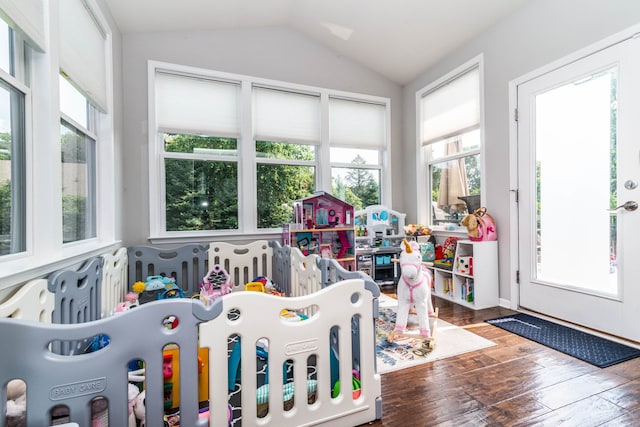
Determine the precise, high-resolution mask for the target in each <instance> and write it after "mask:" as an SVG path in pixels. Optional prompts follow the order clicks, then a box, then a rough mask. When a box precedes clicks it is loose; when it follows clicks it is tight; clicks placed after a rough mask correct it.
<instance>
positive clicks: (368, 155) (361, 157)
mask: <svg viewBox="0 0 640 427" xmlns="http://www.w3.org/2000/svg"><path fill="white" fill-rule="evenodd" d="M331 163H356V164H360V165H379V164H380V151H379V150H363V149H360V148H339V147H331Z"/></svg>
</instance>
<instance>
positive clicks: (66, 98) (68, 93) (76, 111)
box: [60, 76, 89, 129]
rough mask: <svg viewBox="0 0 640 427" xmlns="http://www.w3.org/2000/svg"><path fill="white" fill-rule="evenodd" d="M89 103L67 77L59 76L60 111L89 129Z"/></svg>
mask: <svg viewBox="0 0 640 427" xmlns="http://www.w3.org/2000/svg"><path fill="white" fill-rule="evenodd" d="M88 108H89V103H88V102H87V98H85V97H84V96H83V95H82V94H81V93H80V92H79V91H78V90H77V89H76V88H75V87H73V85H71V83H69V81H68V80H67V79H65V78H64V77H62V76H60V111H62V112H63V113H64V114H66V115H67V116H69V117H71V118H72V119H73V120H74V121H76V122H77V123H78V124H79V125H82V126H84V128H85V129H89V114H88V111H89V110H88Z"/></svg>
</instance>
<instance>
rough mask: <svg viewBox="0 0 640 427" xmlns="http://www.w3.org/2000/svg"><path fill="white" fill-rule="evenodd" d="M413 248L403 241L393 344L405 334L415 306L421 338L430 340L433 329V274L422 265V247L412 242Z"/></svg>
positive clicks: (390, 335)
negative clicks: (431, 319) (431, 321)
mask: <svg viewBox="0 0 640 427" xmlns="http://www.w3.org/2000/svg"><path fill="white" fill-rule="evenodd" d="M412 243H413V246H412V245H411V244H409V242H407V241H406V240H403V244H404V249H403V250H402V252H401V253H400V260H399V262H400V268H401V269H402V273H401V275H400V280H399V281H398V312H397V314H396V325H395V328H394V330H393V331H392V332H391V333H390V334H389V337H388V338H387V339H388V340H389V341H390V342H392V341H393V340H394V339H395V337H396V335H401V334H402V333H404V330H405V328H406V327H407V320H408V317H409V308H410V307H411V306H412V305H415V308H416V311H417V313H418V323H419V325H420V336H422V337H424V338H429V337H430V335H431V329H430V326H429V315H433V314H434V313H435V312H434V311H433V302H432V301H431V283H432V281H433V277H432V276H431V273H430V272H429V271H428V270H427V269H426V267H424V266H423V265H422V255H421V254H420V246H419V245H418V244H417V243H416V242H412Z"/></svg>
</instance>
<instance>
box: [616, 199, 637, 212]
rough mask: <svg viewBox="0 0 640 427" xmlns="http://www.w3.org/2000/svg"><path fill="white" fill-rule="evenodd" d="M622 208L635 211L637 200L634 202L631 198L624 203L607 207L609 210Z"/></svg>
mask: <svg viewBox="0 0 640 427" xmlns="http://www.w3.org/2000/svg"><path fill="white" fill-rule="evenodd" d="M622 208H624V210H626V211H629V212H632V211H635V210H636V209H638V202H634V201H633V200H629V201H628V202H625V203H624V204H622V205H620V206H618V207H616V208H613V209H609V212H614V211H617V210H618V209H622Z"/></svg>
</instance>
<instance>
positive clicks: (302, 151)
mask: <svg viewBox="0 0 640 427" xmlns="http://www.w3.org/2000/svg"><path fill="white" fill-rule="evenodd" d="M256 156H257V157H258V158H269V159H281V160H309V161H314V160H315V159H316V148H315V147H314V146H311V145H304V144H288V143H283V142H271V141H256Z"/></svg>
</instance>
